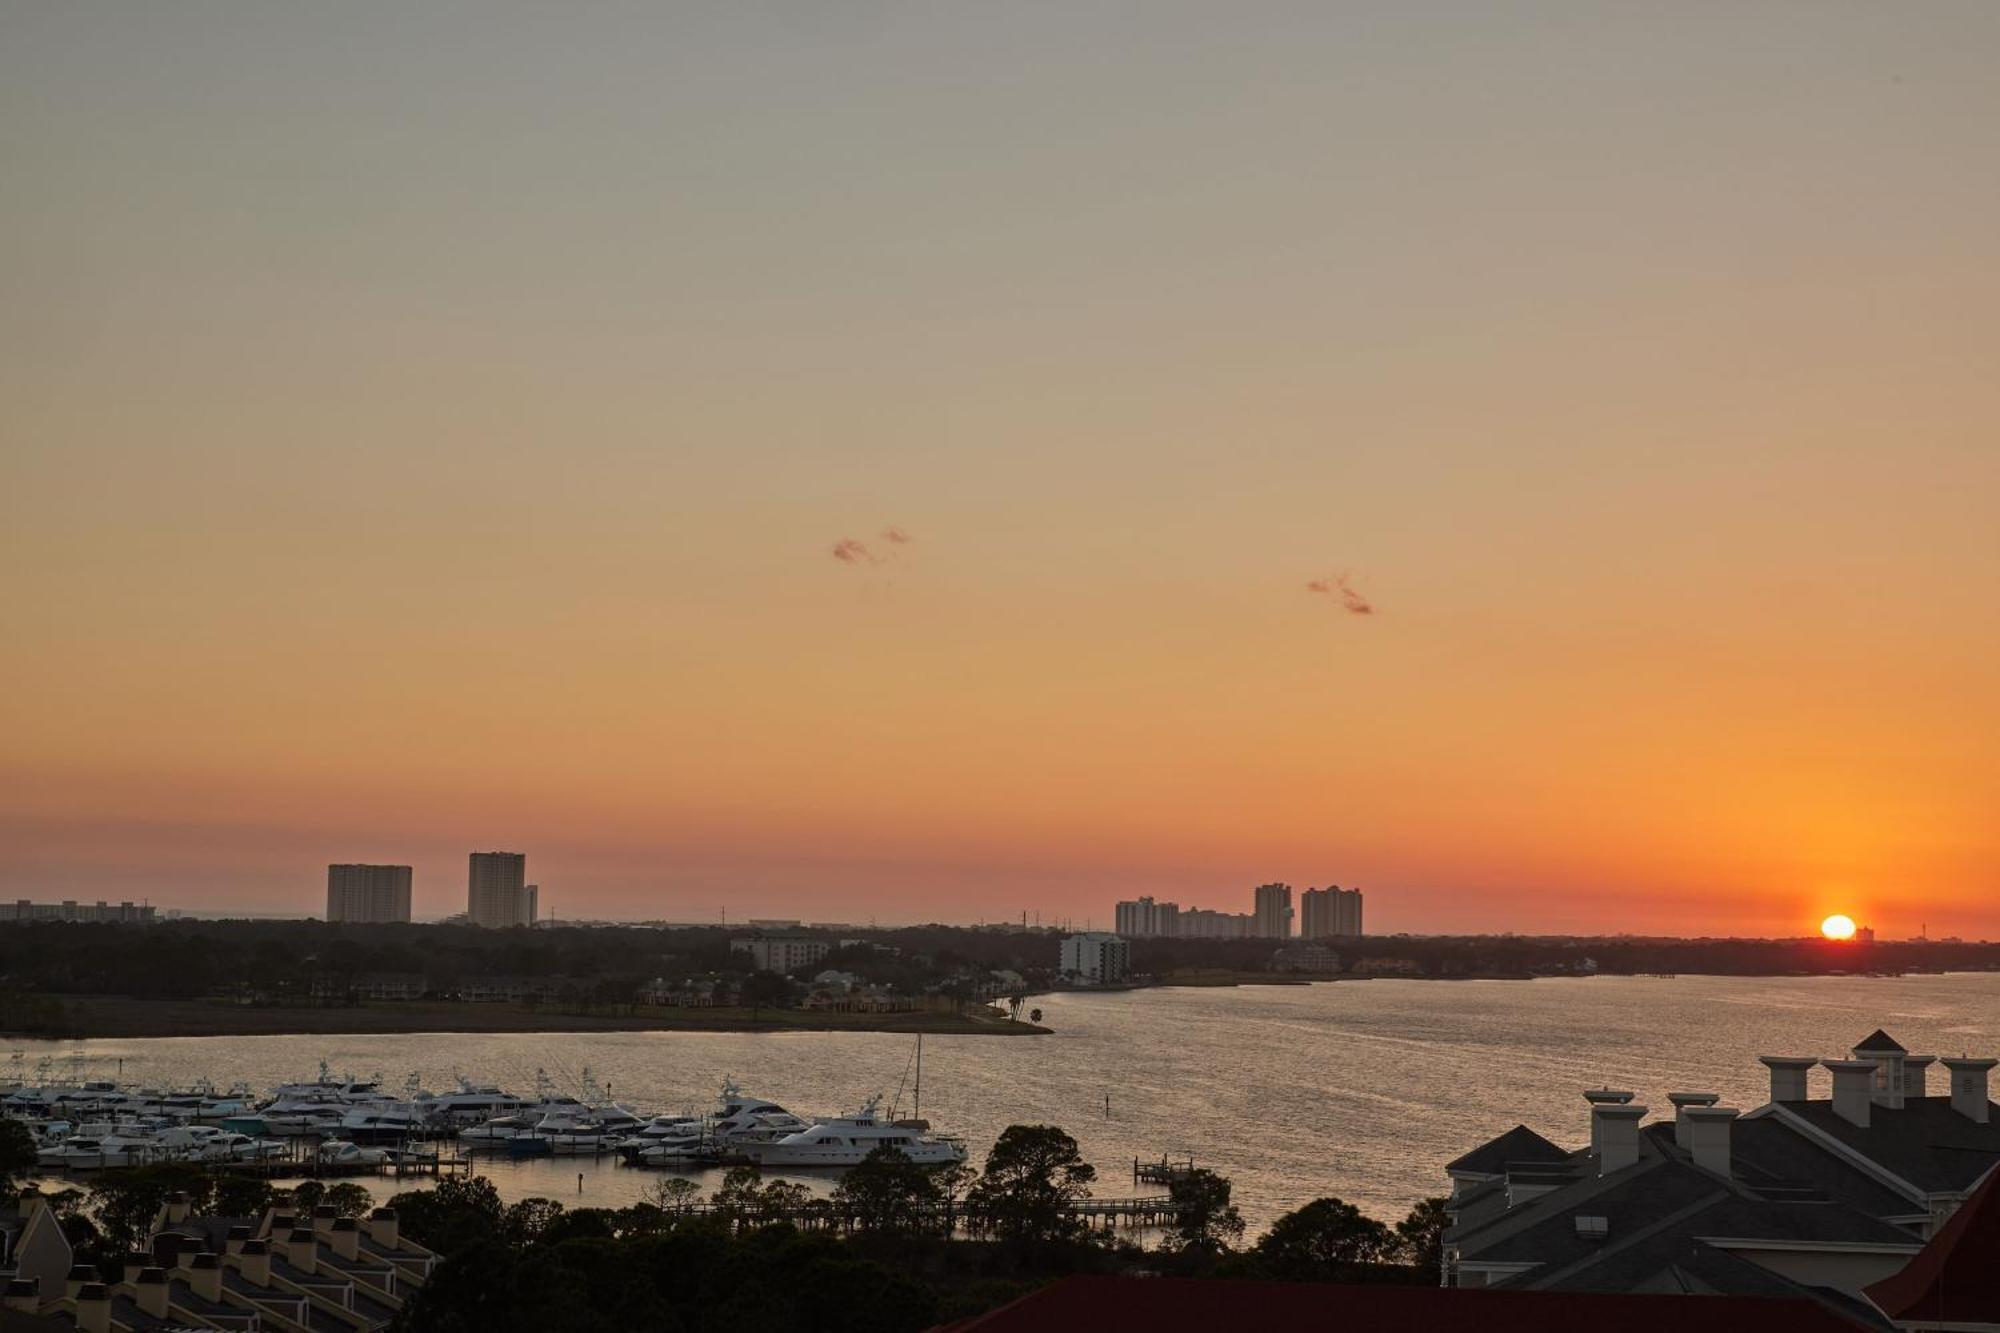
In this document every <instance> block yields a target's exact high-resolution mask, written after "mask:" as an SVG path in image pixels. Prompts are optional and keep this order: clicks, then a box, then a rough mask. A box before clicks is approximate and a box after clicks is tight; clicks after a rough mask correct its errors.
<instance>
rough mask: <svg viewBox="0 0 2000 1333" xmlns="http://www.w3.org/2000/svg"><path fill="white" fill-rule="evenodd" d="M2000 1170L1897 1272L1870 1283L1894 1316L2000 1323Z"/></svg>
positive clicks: (1884, 1308) (1879, 1301) (1876, 1297)
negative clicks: (1996, 1261) (1998, 1260)
mask: <svg viewBox="0 0 2000 1333" xmlns="http://www.w3.org/2000/svg"><path fill="white" fill-rule="evenodd" d="M1996 1258H2000V1170H1994V1171H1989V1172H1987V1173H1986V1183H1985V1184H1983V1185H1981V1186H1980V1187H1979V1188H1978V1189H1976V1190H1974V1191H1973V1192H1972V1197H1971V1198H1969V1199H1967V1200H1966V1201H1965V1202H1964V1203H1962V1204H1960V1205H1959V1206H1958V1211H1957V1212H1955V1213H1953V1214H1952V1215H1951V1219H1950V1220H1949V1221H1947V1222H1946V1223H1945V1224H1944V1229H1943V1230H1941V1231H1939V1232H1938V1233H1937V1235H1935V1236H1932V1237H1931V1238H1930V1242H1929V1243H1928V1244H1926V1245H1925V1246H1924V1248H1923V1249H1922V1250H1920V1251H1918V1252H1917V1257H1916V1258H1914V1259H1912V1260H1910V1262H1909V1263H1907V1264H1905V1265H1904V1266H1903V1271H1902V1272H1900V1273H1898V1274H1896V1275H1895V1276H1894V1277H1885V1278H1883V1279H1882V1280H1881V1281H1880V1282H1877V1283H1876V1284H1875V1285H1874V1286H1872V1287H1869V1288H1868V1299H1869V1300H1871V1301H1874V1302H1875V1304H1876V1305H1877V1306H1878V1307H1880V1308H1881V1311H1882V1313H1883V1314H1886V1315H1888V1316H1889V1317H1890V1318H1891V1319H1896V1320H1911V1321H1918V1320H1923V1321H1936V1322H1938V1323H1958V1324H1977V1323H2000V1264H1996V1263H1995V1262H1994V1261H1995V1259H1996Z"/></svg>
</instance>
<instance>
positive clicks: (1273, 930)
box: [1250, 884, 1292, 940]
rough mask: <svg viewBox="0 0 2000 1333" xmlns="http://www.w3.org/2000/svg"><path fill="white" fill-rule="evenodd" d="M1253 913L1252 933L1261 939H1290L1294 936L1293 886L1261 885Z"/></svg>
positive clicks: (1257, 892)
mask: <svg viewBox="0 0 2000 1333" xmlns="http://www.w3.org/2000/svg"><path fill="white" fill-rule="evenodd" d="M1254 902H1255V903H1256V906H1255V907H1254V908H1253V909H1252V911H1251V917H1252V924H1251V927H1250V933H1251V934H1252V935H1255V936H1258V937H1259V938H1261V939H1267V940H1282V939H1289V938H1290V937H1291V934H1292V886H1291V885H1289V884H1259V885H1258V886H1257V891H1256V896H1255V899H1254Z"/></svg>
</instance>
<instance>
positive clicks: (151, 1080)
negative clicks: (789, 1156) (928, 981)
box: [21, 974, 2000, 1231]
mask: <svg viewBox="0 0 2000 1333" xmlns="http://www.w3.org/2000/svg"><path fill="white" fill-rule="evenodd" d="M1035 1003H1036V1004H1039V1005H1040V1006H1041V1008H1042V1010H1043V1014H1044V1019H1045V1022H1046V1023H1047V1024H1048V1025H1049V1026H1051V1027H1053V1028H1054V1029H1055V1030H1056V1031H1055V1034H1054V1035H1053V1036H1048V1037H1039V1038H1027V1037H1011V1038H1010V1037H942V1036H940V1037H926V1038H925V1040H924V1089H923V1091H924V1102H923V1111H924V1114H925V1115H926V1116H927V1117H928V1118H929V1119H930V1120H931V1121H932V1123H933V1124H934V1125H936V1126H937V1127H938V1128H939V1129H940V1130H944V1131H949V1132H953V1133H959V1134H963V1135H965V1136H966V1137H967V1139H968V1140H969V1141H970V1145H971V1147H972V1150H973V1154H974V1158H975V1161H976V1160H977V1159H978V1158H980V1157H982V1156H983V1155H984V1153H985V1150H986V1148H987V1147H988V1146H989V1145H990V1144H991V1143H992V1141H993V1138H994V1136H995V1135H997V1134H998V1133H999V1131H1000V1130H1001V1129H1003V1128H1004V1127H1005V1126H1007V1125H1008V1124H1012V1123H1016V1122H1045V1123H1051V1124H1058V1125H1061V1126H1063V1127H1064V1128H1065V1129H1067V1130H1069V1131H1070V1132H1071V1133H1072V1134H1074V1135H1075V1136H1076V1137H1077V1138H1078V1140H1079V1141H1080V1142H1081V1143H1082V1145H1083V1148H1084V1151H1085V1153H1086V1154H1087V1155H1088V1156H1089V1158H1090V1159H1091V1160H1092V1161H1094V1162H1095V1163H1096V1164H1097V1167H1098V1171H1099V1174H1100V1178H1101V1180H1102V1185H1101V1187H1100V1190H1099V1192H1100V1193H1114V1192H1126V1191H1129V1189H1130V1181H1131V1161H1132V1158H1133V1156H1134V1155H1135V1154H1136V1155H1139V1156H1142V1157H1146V1156H1158V1155H1159V1153H1161V1152H1162V1151H1166V1150H1172V1151H1175V1152H1192V1153H1194V1154H1195V1156H1196V1159H1197V1160H1198V1161H1199V1162H1200V1163H1201V1164H1202V1165H1205V1166H1210V1167H1213V1168H1214V1169H1216V1170H1218V1171H1220V1172H1222V1173H1223V1174H1225V1175H1227V1176H1229V1177H1230V1178H1231V1179H1233V1180H1234V1181H1235V1183H1236V1190H1237V1198H1238V1200H1239V1202H1240V1203H1241V1204H1242V1206H1243V1210H1244V1215H1245V1217H1246V1218H1247V1219H1248V1220H1249V1221H1250V1223H1251V1226H1252V1229H1253V1231H1254V1230H1256V1229H1258V1228H1260V1227H1261V1226H1262V1225H1263V1224H1264V1223H1266V1222H1268V1221H1269V1220H1270V1219H1271V1218H1273V1217H1275V1216H1277V1215H1278V1214H1279V1213H1281V1212H1284V1211H1285V1210H1287V1209H1290V1208H1293V1207H1296V1206H1298V1205H1299V1204H1302V1203H1304V1202H1306V1201H1308V1200H1310V1199H1313V1198H1316V1197H1318V1196H1320V1195H1323V1194H1338V1195H1340V1196H1342V1197H1343V1198H1346V1199H1348V1200H1351V1201H1353V1202H1355V1203H1359V1204H1361V1205H1362V1206H1363V1207H1364V1208H1366V1209H1367V1210H1368V1211H1371V1212H1373V1213H1375V1214H1376V1215H1378V1216H1381V1217H1383V1218H1385V1219H1391V1220H1393V1219H1394V1218H1397V1217H1400V1216H1401V1215H1402V1214H1403V1213H1404V1212H1405V1211H1407V1209H1408V1208H1409V1207H1410V1205H1411V1204H1412V1203H1413V1202H1415V1201H1416V1200H1417V1199H1419V1198H1422V1197H1424V1196H1425V1195H1428V1194H1436V1193H1440V1192H1441V1189H1442V1185H1443V1181H1444V1177H1443V1174H1442V1171H1443V1166H1444V1164H1445V1163H1446V1162H1447V1161H1450V1160H1451V1159H1452V1158H1453V1157H1456V1156H1457V1155H1458V1154H1460V1153H1462V1152H1464V1151H1465V1150H1466V1149H1468V1148H1470V1147H1472V1146H1474V1145H1475V1144H1477V1143H1478V1142H1480V1141H1482V1140H1483V1139H1484V1138H1486V1137H1487V1136H1489V1135H1492V1134H1495V1133H1498V1132H1499V1131H1501V1130H1504V1129H1507V1128H1509V1127H1511V1126H1513V1125H1514V1124H1516V1123H1526V1124H1528V1125H1531V1126H1533V1127H1534V1128H1536V1129H1538V1130H1540V1131H1542V1132H1543V1133H1546V1134H1548V1135H1550V1136H1551V1137H1553V1138H1555V1139H1557V1140H1558V1141H1560V1142H1571V1143H1574V1142H1580V1141H1581V1140H1583V1139H1584V1138H1585V1137H1586V1136H1587V1124H1586V1117H1585V1114H1584V1112H1585V1105H1584V1102H1583V1099H1582V1098H1581V1097H1580V1096H1579V1095H1578V1094H1579V1092H1580V1090H1581V1089H1583V1088H1584V1087H1586V1086H1591V1087H1594V1086H1598V1085H1601V1084H1606V1083H1608V1084H1610V1085H1611V1086H1613V1087H1625V1088H1632V1089H1635V1090H1637V1091H1638V1093H1639V1097H1640V1100H1641V1101H1642V1102H1645V1103H1646V1104H1648V1105H1650V1106H1653V1107H1655V1108H1659V1109H1662V1110H1664V1109H1665V1108H1666V1107H1667V1102H1666V1093H1667V1091H1668V1090H1669V1089H1683V1088H1685V1089H1697V1090H1707V1091H1713V1092H1719V1093H1721V1094H1722V1095H1723V1098H1724V1101H1725V1103H1726V1104H1730V1105H1737V1106H1743V1107H1750V1106H1755V1105H1759V1104H1761V1103H1762V1102H1763V1101H1764V1100H1765V1096H1764V1094H1765V1090H1766V1088H1767V1082H1766V1075H1765V1072H1764V1068H1763V1066H1761V1065H1759V1064H1758V1063H1757V1062H1756V1057H1757V1056H1758V1055H1760V1054H1798V1055H1824V1056H1835V1055H1844V1054H1846V1051H1847V1049H1848V1047H1849V1046H1851V1045H1852V1044H1853V1043H1854V1042H1855V1041H1858V1040H1859V1039H1860V1038H1861V1037H1862V1036H1864V1035H1866V1034H1867V1033H1868V1032H1869V1031H1870V1030H1871V1029H1873V1028H1875V1027H1877V1026H1878V1025H1879V1026H1882V1027H1886V1028H1887V1029H1888V1030H1889V1032H1890V1033H1891V1034H1892V1035H1894V1036H1896V1037H1897V1038H1899V1039H1901V1040H1902V1042H1903V1044H1904V1045H1906V1046H1908V1047H1909V1048H1910V1049H1911V1050H1913V1051H1920V1052H1933V1053H1939V1054H1949V1055H1956V1054H1959V1053H1961V1052H1967V1051H1969V1052H1973V1053H1976V1054H1986V1055H1993V1054H2000V974H1967V975H1957V976H1943V977H1904V978H1882V979H1872V978H1842V977H1828V978H1813V979H1732V978H1719V977H1682V978H1677V979H1664V978H1661V979H1655V978H1643V977H1601V978H1592V979H1587V980H1586V979H1558V980H1546V981H1533V982H1508V981H1490V982H1485V981H1468V982H1436V981H1387V980H1384V981H1370V982H1363V983H1349V982H1343V983H1337V984H1322V985H1315V986H1285V987H1245V988H1241V989H1214V990H1199V989H1185V990H1151V991H1136V992H1126V993H1121V994H1106V995H1079V994H1068V995H1049V996H1043V997H1041V998H1040V999H1038V1000H1037V1001H1035ZM21 1049H24V1050H26V1051H27V1052H28V1056H27V1063H28V1064H29V1066H30V1067H32V1065H33V1062H34V1060H35V1059H36V1058H37V1057H38V1056H39V1055H41V1054H45V1053H48V1052H50V1051H56V1052H58V1053H62V1054H67V1053H68V1052H69V1051H71V1050H81V1051H82V1052H83V1053H84V1054H85V1055H86V1056H87V1057H88V1059H89V1061H90V1064H89V1066H88V1068H89V1070H90V1072H91V1073H92V1074H94V1075H100V1076H102V1075H109V1074H111V1073H113V1072H114V1071H116V1070H117V1069H118V1066H117V1063H116V1062H117V1061H120V1060H122V1061H123V1066H122V1072H123V1076H124V1077H125V1078H126V1079H127V1080H130V1081H134V1082H140V1083H146V1084H182V1083H186V1082H188V1081H191V1080H193V1079H195V1078H197V1077H202V1076H206V1077H208V1078H210V1079H212V1080H214V1081H215V1082H216V1083H217V1084H218V1085H227V1084H229V1083H231V1082H233V1081H236V1080H238V1079H241V1080H245V1081H247V1082H249V1083H250V1084H252V1085H253V1086H254V1087H257V1088H258V1089H260V1090H262V1089H263V1088H265V1087H268V1086H270V1085H272V1084H275V1083H279V1082H285V1081H290V1080H295V1079H306V1078H310V1077H312V1076H313V1074H314V1071H315V1067H316V1065H317V1063H318V1061H319V1060H321V1059H322V1058H324V1059H326V1060H327V1061H329V1062H330V1063H331V1064H332V1066H333V1069H334V1071H335V1072H336V1073H340V1072H346V1071H352V1072H354V1073H357V1074H375V1073H378V1072H379V1073H380V1074H381V1075H382V1076H383V1078H384V1081H385V1083H387V1084H388V1085H390V1086H398V1085H400V1084H401V1082H402V1080H403V1079H404V1078H405V1077H406V1076H407V1075H408V1074H409V1073H410V1072H411V1071H413V1070H414V1071H416V1072H417V1073H418V1074H420V1075H421V1076H422V1078H423V1082H424V1085H425V1086H426V1087H430V1088H433V1089H442V1088H446V1087H449V1086H450V1084H451V1079H452V1075H453V1073H454V1072H455V1071H462V1072H463V1073H465V1074H467V1075H469V1076H473V1077H477V1078H482V1079H492V1080H496V1081H499V1082H501V1083H502V1084H503V1085H505V1086H507V1087H509V1088H511V1089H514V1090H516V1091H521V1092H525V1091H528V1090H529V1089H531V1088H532V1087H533V1084H534V1071H535V1069H536V1068H537V1067H546V1068H547V1069H548V1070H549V1071H550V1073H551V1074H553V1075H557V1076H559V1077H560V1076H561V1075H562V1074H564V1073H569V1074H575V1073H577V1072H579V1071H580V1070H581V1069H582V1068H583V1067H584V1066H586V1065H588V1066H589V1067H590V1068H591V1070H592V1071H593V1073H594V1075H595V1076H596V1077H597V1078H598V1079H600V1080H609V1081H610V1082H611V1084H612V1090H613V1092H614V1094H615V1095H616V1096H617V1097H618V1099H619V1100H620V1101H623V1102H626V1103H628V1104H631V1105H635V1106H637V1107H640V1108H642V1109H646V1110H660V1111H686V1110H705V1109H707V1108H708V1107H709V1106H710V1105H711V1104H712V1102H713V1099H714V1096H715V1093H716V1091H717V1089H718V1088H719V1087H720V1086H721V1084H722V1080H723V1079H724V1077H725V1076H730V1075H733V1076H735V1078H736V1079H737V1080H738V1082H740V1083H741V1084H742V1086H743V1088H744V1089H745V1090H746V1091H749V1092H754V1093H758V1094H760V1095H763V1096H767V1097H770V1098H773V1099H774V1100H777V1101H780V1102H783V1103H784V1104H786V1105H787V1106H789V1107H791V1108H792V1109H793V1110H795V1111H798V1112H800V1113H801V1114H810V1113H814V1112H819V1113H840V1112H847V1111H851V1110H853V1109H854V1108H856V1107H857V1106H858V1105H859V1104H860V1102H861V1101H862V1099H863V1098H864V1097H866V1096H867V1095H868V1094H870V1093H872V1092H876V1091H881V1092H884V1093H886V1094H888V1095H890V1096H893V1095H894V1094H895V1091H896V1088H897V1085H898V1083H899V1082H900V1081H901V1080H902V1078H903V1076H904V1073H905V1070H906V1068H907V1066H908V1063H909V1056H910V1053H911V1050H912V1039H911V1038H909V1037H903V1036H890V1035H884V1034H872V1033H774V1034H765V1035H751V1034H743V1033H617V1034H603V1035H589V1036H571V1035H551V1034H548V1033H535V1034H523V1035H464V1034H453V1035H437V1036H389V1037H374V1036H370V1037H346V1038H342V1037H304V1038H300V1037H196V1038H166V1039H156V1040H143V1041H141V1040H128V1041H94V1042H84V1043H78V1044H75V1045H70V1044H64V1045H60V1046H51V1045H48V1044H35V1043H27V1044H23V1045H22V1046H21ZM1816 1077H1817V1078H1819V1079H1822V1080H1823V1079H1824V1077H1825V1076H1824V1074H1823V1073H1822V1074H1819V1075H1816ZM1933 1081H1934V1082H1936V1081H1937V1080H1936V1078H1935V1077H1934V1080H1933ZM1107 1094H1109V1096H1110V1109H1109V1113H1108V1114H1107V1113H1106V1107H1105V1097H1106V1095H1107ZM1814 1095H1816V1096H1823V1095H1825V1088H1824V1087H1823V1086H1822V1085H1821V1084H1820V1083H1816V1084H1815V1089H1814ZM904 1106H905V1108H906V1109H907V1106H908V1094H907V1092H906V1093H905V1095H904ZM490 1160H491V1162H492V1165H491V1168H490V1170H489V1171H488V1174H489V1175H491V1176H492V1177H493V1178H494V1180H495V1182H496V1183H497V1184H498V1185H499V1187H500V1189H501V1192H502V1193H503V1194H504V1195H506V1196H507V1197H509V1198H517V1197H522V1196H526V1195H530V1194H546V1195H549V1196H551V1197H555V1198H560V1199H562V1200H564V1201H565V1202H569V1203H572V1204H576V1203H587V1204H593V1205H614V1206H615V1205H620V1204H625V1203H629V1202H632V1201H634V1200H636V1199H637V1198H638V1197H639V1196H640V1195H641V1194H642V1193H643V1192H644V1190H645V1189H646V1187H647V1186H648V1185H649V1184H650V1182H651V1181H652V1180H653V1179H655V1178H657V1176H656V1173H653V1172H647V1171H641V1170H636V1169H632V1168H627V1167H624V1166H622V1165H619V1164H618V1163H616V1162H615V1161H613V1160H611V1159H604V1160H602V1161H592V1160H587V1159H586V1160H579V1159H575V1158H557V1159H543V1160H539V1161H528V1162H518V1163H517V1162H510V1161H508V1160H506V1159H505V1158H492V1159H490ZM578 1172H582V1173H583V1175H584V1186H583V1190H582V1193H581V1194H580V1195H579V1193H578V1189H577V1173H578ZM364 1183H368V1184H369V1185H370V1187H371V1188H374V1189H376V1190H377V1192H378V1194H379V1193H381V1192H383V1191H385V1190H386V1189H387V1188H388V1185H389V1182H387V1181H384V1182H381V1183H380V1184H377V1183H376V1182H372V1181H369V1182H364Z"/></svg>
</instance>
